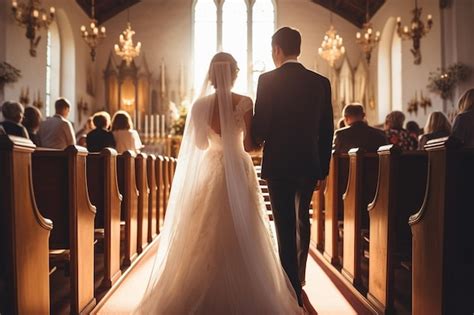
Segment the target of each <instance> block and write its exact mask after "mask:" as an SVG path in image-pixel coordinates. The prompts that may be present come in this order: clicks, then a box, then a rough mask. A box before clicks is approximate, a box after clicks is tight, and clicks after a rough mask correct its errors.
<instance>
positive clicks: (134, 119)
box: [133, 111, 138, 130]
mask: <svg viewBox="0 0 474 315" xmlns="http://www.w3.org/2000/svg"><path fill="white" fill-rule="evenodd" d="M133 125H134V126H135V129H136V130H138V127H137V113H136V112H135V111H133Z"/></svg>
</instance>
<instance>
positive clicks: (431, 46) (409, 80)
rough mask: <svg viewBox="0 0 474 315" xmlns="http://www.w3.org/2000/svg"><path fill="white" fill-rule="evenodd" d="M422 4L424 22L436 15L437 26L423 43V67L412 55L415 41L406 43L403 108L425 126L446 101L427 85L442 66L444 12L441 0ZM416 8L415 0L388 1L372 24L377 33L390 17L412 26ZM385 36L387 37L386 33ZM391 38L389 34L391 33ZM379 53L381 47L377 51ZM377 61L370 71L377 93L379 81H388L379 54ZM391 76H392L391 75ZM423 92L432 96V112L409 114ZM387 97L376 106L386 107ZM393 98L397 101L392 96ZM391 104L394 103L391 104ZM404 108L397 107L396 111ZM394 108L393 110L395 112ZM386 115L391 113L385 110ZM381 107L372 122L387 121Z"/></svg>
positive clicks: (425, 0) (372, 114)
mask: <svg viewBox="0 0 474 315" xmlns="http://www.w3.org/2000/svg"><path fill="white" fill-rule="evenodd" d="M454 1H456V0H454ZM458 1H471V0H458ZM418 5H419V6H420V7H422V8H423V12H422V19H423V21H425V22H426V16H427V14H431V15H432V16H433V21H434V24H433V27H432V29H431V31H430V32H429V33H428V34H427V35H426V36H425V37H423V39H422V40H421V54H422V62H421V64H420V65H415V64H414V63H413V60H414V58H413V55H412V53H411V52H410V48H411V46H412V42H411V41H409V40H407V41H403V42H402V61H401V63H402V73H401V75H402V88H401V91H402V95H401V100H402V106H401V108H402V109H403V111H404V112H405V114H406V120H407V121H408V120H415V121H417V122H418V123H420V124H424V123H425V121H426V117H427V114H429V112H430V111H433V110H442V109H443V102H442V100H441V98H440V97H439V96H437V95H436V94H433V93H429V91H428V89H427V88H426V86H427V85H428V76H429V73H430V72H431V71H435V70H436V69H437V68H438V67H440V66H441V62H442V59H441V56H442V54H441V24H440V9H439V1H438V0H418ZM413 8H414V1H412V0H387V1H386V2H385V4H384V5H383V6H382V7H381V8H380V10H379V11H378V12H377V13H376V14H375V16H374V17H373V18H372V20H371V22H372V23H373V25H374V28H375V30H379V31H382V30H383V28H384V26H385V24H386V22H387V20H388V19H389V18H391V17H392V18H395V19H396V18H397V17H398V16H400V17H401V19H402V26H403V25H409V23H410V21H411V19H412V13H411V10H413ZM382 36H384V34H382ZM387 36H389V34H387ZM376 49H377V50H378V48H376ZM373 56H374V58H373V59H372V60H371V64H370V72H371V77H372V78H374V80H373V83H374V85H375V89H376V90H377V82H378V80H381V81H384V79H382V78H380V77H379V76H380V75H382V73H381V72H380V71H377V64H378V53H374V54H373ZM387 75H389V74H387ZM420 91H422V92H423V95H425V96H429V97H430V98H431V100H432V103H433V106H432V108H430V109H428V111H427V114H425V113H424V111H423V110H422V109H421V110H419V111H418V114H417V115H415V114H411V115H410V114H408V112H407V104H408V102H409V101H410V100H411V99H412V98H413V97H414V96H415V92H418V95H419V93H420ZM382 97H383V94H381V93H378V97H377V100H376V104H384V103H385V102H386V100H385V99H381V98H382ZM387 97H391V94H388V95H387ZM391 99H396V98H394V97H392V98H391ZM390 103H391V102H390ZM397 107H398V108H400V106H399V105H398V104H397V105H395V108H397ZM395 108H392V109H395ZM382 110H383V113H384V112H385V111H386V110H387V109H385V108H382ZM378 114H379V113H378V110H377V108H376V109H375V110H371V111H369V112H368V115H367V116H368V119H369V121H370V122H372V123H381V122H383V117H382V116H384V115H383V114H382V113H380V114H381V115H378Z"/></svg>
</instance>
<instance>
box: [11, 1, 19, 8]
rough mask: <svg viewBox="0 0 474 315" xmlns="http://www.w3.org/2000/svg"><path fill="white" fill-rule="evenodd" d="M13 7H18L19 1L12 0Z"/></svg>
mask: <svg viewBox="0 0 474 315" xmlns="http://www.w3.org/2000/svg"><path fill="white" fill-rule="evenodd" d="M12 7H13V8H14V9H16V8H17V7H18V3H17V2H16V1H12Z"/></svg>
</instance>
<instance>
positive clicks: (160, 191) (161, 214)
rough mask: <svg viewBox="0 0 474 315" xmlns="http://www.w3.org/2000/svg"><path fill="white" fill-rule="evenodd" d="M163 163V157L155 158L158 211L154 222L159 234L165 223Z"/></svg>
mask: <svg viewBox="0 0 474 315" xmlns="http://www.w3.org/2000/svg"><path fill="white" fill-rule="evenodd" d="M164 161H165V158H164V157H163V156H161V155H159V156H157V158H156V165H155V178H156V185H157V193H156V205H157V211H158V218H157V220H156V231H157V233H160V231H161V227H162V225H163V223H164V221H165V187H164V186H165V185H164V176H163V173H164V172H163V169H164Z"/></svg>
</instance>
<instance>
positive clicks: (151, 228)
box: [146, 154, 159, 243]
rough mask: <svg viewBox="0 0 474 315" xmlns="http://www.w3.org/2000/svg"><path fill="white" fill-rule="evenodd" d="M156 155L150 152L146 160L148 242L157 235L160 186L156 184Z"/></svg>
mask: <svg viewBox="0 0 474 315" xmlns="http://www.w3.org/2000/svg"><path fill="white" fill-rule="evenodd" d="M155 167H156V156H155V155H153V154H149V155H148V157H147V160H146V172H147V176H146V177H147V180H148V188H149V194H148V242H149V243H150V242H151V241H153V239H154V238H155V237H156V236H157V225H158V224H157V221H158V219H159V218H158V216H159V211H158V197H157V193H158V186H157V184H156V171H155Z"/></svg>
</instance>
